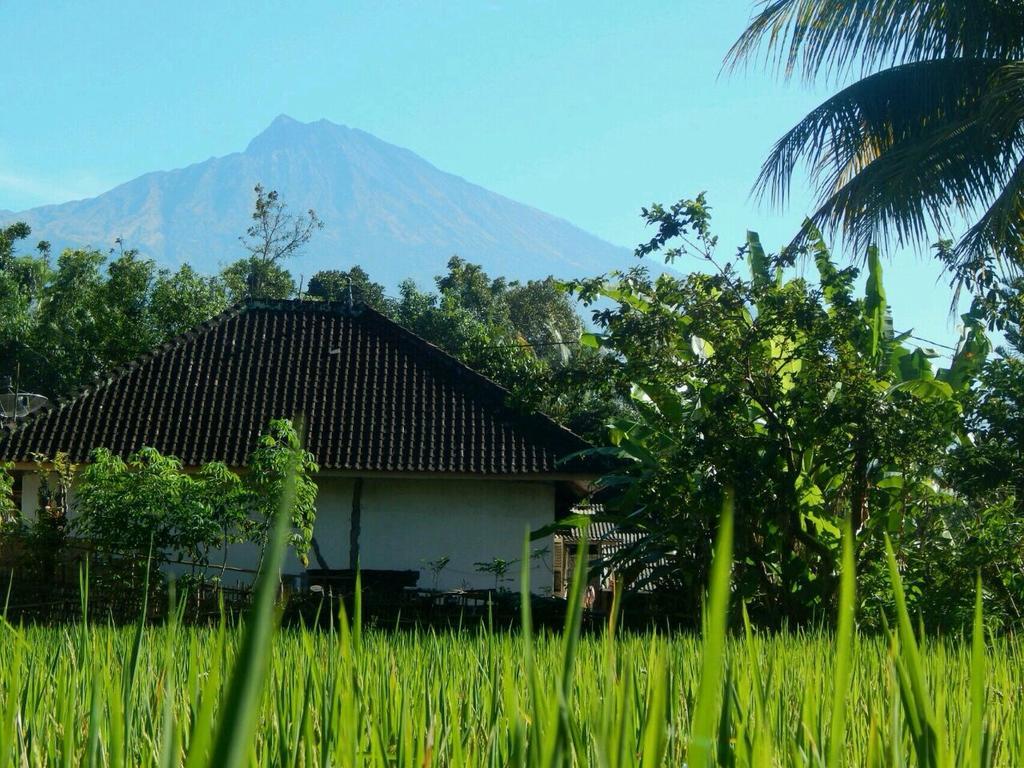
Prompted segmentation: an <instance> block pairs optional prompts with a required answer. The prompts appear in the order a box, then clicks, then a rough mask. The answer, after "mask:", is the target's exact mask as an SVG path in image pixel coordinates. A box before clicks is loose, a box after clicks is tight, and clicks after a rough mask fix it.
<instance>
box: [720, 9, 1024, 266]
mask: <svg viewBox="0 0 1024 768" xmlns="http://www.w3.org/2000/svg"><path fill="white" fill-rule="evenodd" d="M760 6H761V7H760V11H759V12H758V13H757V14H756V15H755V17H754V19H753V21H752V22H751V24H750V26H749V27H748V28H747V30H746V31H745V32H744V33H743V35H742V37H740V39H739V40H738V41H737V42H736V44H735V45H734V46H733V48H732V50H731V52H730V54H729V57H728V61H729V62H731V63H733V64H735V63H737V62H740V61H743V60H749V59H750V58H751V57H752V56H753V55H755V54H756V52H757V51H758V49H759V48H760V47H761V45H762V44H767V46H768V48H769V50H770V51H771V52H772V54H773V55H774V57H775V58H776V60H777V62H778V64H779V66H780V68H781V69H782V70H783V71H784V72H785V74H786V76H787V77H789V76H791V75H792V74H793V73H795V72H801V73H802V74H803V75H804V76H805V77H806V78H808V79H811V78H815V77H819V76H824V77H830V76H833V77H842V76H845V75H846V74H848V73H851V72H855V71H861V72H862V73H863V77H862V78H861V79H859V80H855V81H854V82H853V83H851V84H850V85H848V86H846V87H844V88H843V89H842V90H840V91H839V92H838V93H837V94H835V95H834V96H832V97H831V98H829V99H828V100H826V101H825V102H824V103H822V104H821V105H819V106H818V107H817V108H816V109H814V110H813V111H812V112H811V113H810V114H808V115H807V116H806V117H805V118H803V120H801V121H800V122H799V123H798V124H797V125H796V126H795V127H794V128H793V129H792V130H790V131H789V132H788V133H787V134H785V135H784V136H783V137H782V138H781V139H779V141H778V142H777V143H776V145H775V147H774V148H773V150H772V152H771V154H770V155H769V157H768V159H767V160H766V161H765V164H764V166H763V167H762V169H761V175H760V177H759V179H758V182H757V188H758V189H759V190H760V191H761V192H762V193H767V194H769V195H770V196H771V197H772V198H773V199H774V200H775V201H777V202H782V201H784V200H785V199H786V198H787V197H788V193H789V184H790V180H791V178H792V176H793V174H794V173H795V172H796V169H797V168H798V167H800V166H801V165H803V166H805V167H806V168H808V169H809V171H810V177H811V182H812V184H813V185H814V186H815V188H816V189H817V192H818V207H817V210H816V211H815V212H814V214H813V215H812V217H811V218H812V221H813V222H814V223H815V224H816V225H818V226H820V227H822V228H826V227H827V228H828V229H830V230H837V229H842V230H843V231H845V232H846V233H847V234H849V235H851V236H852V237H853V238H854V240H855V241H856V242H858V243H859V244H861V245H865V244H866V243H869V242H873V241H874V240H876V239H877V238H878V237H879V236H885V235H895V237H896V238H897V239H898V240H899V241H901V242H907V241H911V242H917V243H923V242H926V238H928V237H930V236H931V234H930V233H931V232H933V231H935V230H939V231H948V230H949V229H950V227H951V226H952V225H954V224H955V223H956V221H957V220H958V218H959V217H965V218H968V219H969V220H973V221H974V222H975V223H974V224H973V226H972V227H971V228H970V230H969V231H968V232H967V234H966V235H965V236H964V237H963V238H962V239H961V240H960V242H959V244H958V245H957V247H956V253H957V257H958V258H957V261H958V263H959V264H960V265H964V264H966V265H968V267H970V265H971V264H972V263H976V262H978V261H979V260H981V259H984V258H986V254H987V252H988V251H989V250H990V249H992V250H995V251H996V253H997V254H999V255H1000V256H1001V257H1003V258H1005V259H1008V260H1009V261H1010V262H1012V263H1013V264H1019V263H1020V260H1021V258H1022V255H1021V246H1020V244H1021V243H1022V242H1024V221H1022V218H1021V216H1020V210H1021V208H1022V207H1024V142H1022V137H1024V133H1022V131H1024V122H1022V115H1024V98H1022V94H1024V89H1022V87H1021V85H1022V84H1024V65H1022V60H1024V6H1022V5H1021V4H1020V3H1015V2H1003V1H1002V0H970V1H966V0H952V1H951V0H927V1H925V2H921V1H920V0H896V1H894V2H887V3H867V2H855V0H842V1H841V2H834V1H831V0H829V1H826V0H774V1H773V2H767V1H765V2H761V3H760Z"/></svg>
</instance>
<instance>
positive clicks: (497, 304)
mask: <svg viewBox="0 0 1024 768" xmlns="http://www.w3.org/2000/svg"><path fill="white" fill-rule="evenodd" d="M437 289H438V292H437V293H427V292H424V291H421V290H419V289H418V288H417V287H416V286H415V284H414V283H412V282H411V281H406V282H404V283H403V284H402V286H401V289H400V297H399V299H398V300H397V301H396V302H395V303H394V306H393V308H392V309H391V316H392V317H393V319H394V320H396V321H397V322H398V323H400V324H402V325H404V326H405V327H406V328H409V329H410V330H412V331H413V332H414V333H416V334H418V335H420V336H422V337H423V338H425V339H427V340H428V341H430V342H432V343H434V344H436V345H438V346H439V347H441V348H442V349H444V350H445V351H446V352H448V353H449V354H451V355H453V356H455V357H457V358H458V359H459V360H461V361H462V362H464V363H465V364H466V365H468V366H470V367H471V368H474V369H475V370H478V371H480V372H481V373H483V374H485V375H486V376H488V377H489V378H491V379H493V380H494V381H496V382H497V383H498V384H501V385H502V386H504V387H505V388H506V389H508V390H509V391H510V392H511V393H512V397H513V400H514V401H515V402H516V403H517V404H519V405H520V406H521V407H524V408H527V409H539V410H542V411H544V412H545V413H547V414H549V415H551V416H554V417H555V418H557V419H559V420H561V421H562V422H564V423H566V424H567V425H568V426H569V427H570V428H573V429H575V430H577V431H579V432H580V433H581V434H583V435H585V436H596V435H598V434H600V431H601V425H602V424H603V423H605V422H606V421H607V419H608V418H609V417H610V415H611V414H613V413H616V412H617V411H618V404H619V401H620V399H621V395H622V393H621V392H617V391H614V389H612V388H610V387H609V385H608V379H607V377H606V376H605V375H604V373H605V370H604V366H605V361H604V360H603V358H602V355H601V354H600V353H599V352H597V351H596V350H594V349H592V348H588V347H581V346H580V344H579V338H580V334H581V332H582V328H583V324H582V321H581V319H580V317H579V315H578V313H577V311H576V309H575V307H574V306H573V303H572V302H571V300H570V299H569V297H568V296H567V294H566V292H565V290H564V287H563V286H562V285H561V284H560V283H558V282H557V281H555V280H554V279H552V278H547V279H545V280H531V281H529V282H527V283H517V282H511V283H510V282H508V281H506V280H505V279H504V278H495V279H492V278H491V277H490V276H488V275H487V273H486V272H484V271H483V269H482V268H481V267H480V266H479V265H476V264H470V263H468V262H466V261H464V260H463V259H460V258H458V257H452V259H450V260H449V262H448V271H447V273H446V274H445V275H442V276H440V277H438V278H437Z"/></svg>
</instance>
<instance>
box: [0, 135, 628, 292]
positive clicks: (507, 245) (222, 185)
mask: <svg viewBox="0 0 1024 768" xmlns="http://www.w3.org/2000/svg"><path fill="white" fill-rule="evenodd" d="M257 182H260V183H262V184H263V185H264V186H265V187H266V188H268V189H277V190H278V191H280V193H281V195H282V197H283V199H284V200H285V201H286V202H287V203H288V206H289V209H290V210H292V211H293V212H295V213H299V212H302V211H305V210H306V209H308V208H313V209H315V210H316V212H317V213H318V214H319V215H320V217H321V218H322V219H323V220H324V222H325V225H326V226H325V228H324V230H322V231H321V232H318V233H317V234H316V235H315V237H314V240H313V241H312V242H310V244H309V246H308V247H307V249H306V252H305V254H304V255H303V256H302V257H300V258H298V259H296V260H294V261H292V262H290V263H289V265H288V266H289V269H291V271H292V272H293V273H294V274H295V275H296V276H298V275H299V274H304V275H305V276H306V278H307V279H308V277H309V275H310V274H312V272H314V271H316V270H317V269H325V268H342V269H343V268H347V267H350V266H352V265H353V264H360V265H362V266H363V267H364V268H365V269H366V270H367V271H368V272H369V273H370V275H371V276H372V277H374V278H375V279H376V280H378V281H380V282H383V283H385V284H386V285H389V286H394V285H396V284H397V283H398V282H399V281H400V280H402V279H403V278H405V277H413V278H415V279H416V280H417V282H419V283H421V285H428V284H430V281H431V280H432V278H433V276H434V275H436V274H438V273H439V272H441V271H442V270H443V268H444V265H445V263H446V262H447V260H448V258H449V257H450V256H451V255H453V254H458V255H460V256H462V257H464V258H466V259H468V260H469V261H473V262H477V263H481V264H483V265H484V267H485V268H486V269H487V270H488V272H490V273H491V274H493V275H499V274H500V275H506V276H508V277H510V278H517V279H528V278H539V277H544V276H546V275H548V274H554V275H556V276H558V277H574V276H581V275H592V274H597V273H600V272H604V271H606V270H608V269H612V268H616V267H625V266H629V265H631V264H632V263H633V262H632V257H631V255H630V252H629V251H628V250H627V249H625V248H622V247H619V246H615V245H612V244H610V243H607V242H605V241H604V240H601V239H600V238H598V237H595V236H594V235H591V234H589V233H587V232H584V231H583V230H581V229H579V228H578V227H576V226H573V225H572V224H570V223H569V222H567V221H565V220H563V219H559V218H556V217H555V216H551V215H549V214H546V213H544V212H543V211H539V210H537V209H535V208H531V207H530V206H527V205H523V204H522V203H517V202H515V201H513V200H509V199H508V198H506V197H502V196H501V195H498V194H495V193H494V192H490V191H488V190H486V189H484V188H483V187H479V186H477V185H475V184H471V183H470V182H468V181H466V180H465V179H462V178H459V177H458V176H453V175H452V174H449V173H445V172H444V171H441V170H439V169H437V168H435V167H434V166H433V165H431V164H430V163H428V162H427V161H426V160H424V159H423V158H421V157H419V156H418V155H416V154H414V153H413V152H410V151H409V150H407V149H402V148H401V147H396V146H394V145H392V144H388V143H387V142H384V141H381V140H380V139H378V138H376V137H374V136H371V135H370V134H368V133H365V132H363V131H359V130H355V129H352V128H347V127H345V126H341V125H336V124H334V123H331V122H328V121H326V120H320V121H318V122H315V123H300V122H298V121H296V120H293V119H291V118H290V117H287V116H285V115H282V116H280V117H278V118H277V119H276V120H274V122H273V123H272V124H271V125H270V127H268V128H267V129H266V130H265V131H263V133H261V134H260V135H259V136H257V137H256V138H255V139H253V140H252V141H251V142H250V143H249V146H248V147H246V149H245V151H244V152H239V153H235V154H231V155H226V156H224V157H215V158H211V159H209V160H206V161H205V162H202V163H196V164H195V165H190V166H188V167H187V168H180V169H178V170H173V171H159V172H155V173H147V174H146V175H144V176H140V177H139V178H137V179H134V180H133V181H129V182H127V183H125V184H122V185H120V186H118V187H115V188H114V189H112V190H110V191H109V192H105V193H104V194H101V195H99V196H97V197H94V198H90V199H87V200H77V201H74V202H69V203H63V204H60V205H47V206H42V207H40V208H33V209H31V210H28V211H22V212H5V211H0V222H2V223H9V222H11V221H16V220H24V221H27V222H28V223H29V224H30V225H31V226H32V230H33V233H32V238H33V241H35V240H37V239H46V240H49V241H50V242H51V243H52V244H53V246H54V247H55V248H58V249H59V248H62V247H65V246H69V245H74V246H84V245H91V246H94V247H98V248H103V249H106V248H108V247H110V245H111V244H112V243H113V241H114V239H115V238H116V237H122V238H123V239H124V241H125V244H126V246H128V247H133V248H139V249H140V250H141V251H143V252H144V253H145V254H146V255H148V256H151V257H153V258H155V259H156V260H157V261H158V262H159V263H160V264H161V265H164V266H169V267H174V266H177V265H178V264H180V263H182V262H185V261H187V262H189V263H190V264H192V265H193V266H194V267H196V268H198V269H200V270H202V271H205V272H213V271H215V270H217V269H219V268H220V267H221V266H223V265H224V264H227V263H230V262H231V261H234V260H235V259H237V258H239V257H241V256H242V255H243V251H242V249H241V246H240V245H239V242H238V235H239V234H241V233H242V232H244V231H245V228H246V227H247V226H248V224H249V215H250V213H251V211H252V203H253V191H252V190H253V186H254V185H255V184H256V183H257Z"/></svg>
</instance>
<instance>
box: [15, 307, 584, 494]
mask: <svg viewBox="0 0 1024 768" xmlns="http://www.w3.org/2000/svg"><path fill="white" fill-rule="evenodd" d="M507 400H508V393H507V392H506V391H505V390H504V389H502V388H501V387H499V386H498V385H497V384H495V383H494V382H492V381H490V380H489V379H487V378H486V377H484V376H481V375H480V374H478V373H476V372H475V371H473V370H471V369H470V368H467V367H466V366H465V365H462V364H461V363H459V362H458V361H457V360H455V359H454V358H453V357H451V356H450V355H448V354H447V353H445V352H443V351H442V350H440V349H439V348H438V347H435V346H434V345H432V344H430V343H428V342H427V341H425V340H423V339H421V338H420V337H418V336H416V335H414V334H413V333H411V332H409V331H407V330H405V329H404V328H402V327H401V326H399V325H397V324H396V323H395V322H393V321H392V320H390V319H388V318H386V317H385V316H384V315H381V314H380V313H378V312H376V311H374V310H372V309H369V308H367V307H364V306H360V305H356V306H355V307H348V306H346V305H343V304H332V303H323V302H303V301H277V302H253V303H248V304H244V305H240V306H237V307H235V308H233V309H230V310H228V311H227V312H225V313H223V314H221V315H219V316H218V317H216V318H214V319H213V320H210V321H209V322H207V323H204V324H203V325H201V326H199V327H197V328H196V329H194V330H193V331H191V332H190V333H188V334H185V335H184V336H181V337H179V338H177V339H174V340H173V341H170V342H167V343H166V344H164V345H163V346H161V347H159V348H157V349H156V350H154V351H153V352H152V353H150V354H149V355H146V356H145V357H143V358H141V359H139V360H137V361H135V362H133V363H131V364H129V365H127V366H125V367H123V368H121V369H118V370H117V371H115V372H114V373H113V374H112V375H111V376H110V377H109V378H108V379H106V380H105V381H103V382H101V383H99V384H98V385H96V386H95V387H92V388H91V389H90V390H87V391H86V392H84V393H82V394H81V395H79V396H78V397H76V398H74V399H72V400H69V401H67V402H64V403H60V404H58V405H55V406H53V407H51V408H49V409H46V410H44V411H41V412H39V413H37V414H35V415H33V416H32V417H30V418H29V419H28V420H27V421H26V422H25V423H24V424H23V425H21V426H20V427H19V428H18V429H16V430H15V431H14V432H13V433H11V434H10V435H8V436H6V437H2V438H0V457H3V458H5V459H7V460H18V461H29V460H31V459H32V457H33V454H43V455H45V456H53V455H54V454H56V453H57V452H58V451H66V452H68V453H69V454H70V456H71V459H72V460H73V461H84V460H85V459H86V458H87V456H88V454H89V452H90V451H91V450H92V449H94V448H98V447H105V448H109V449H110V450H112V451H114V452H115V453H118V454H122V455H124V454H127V453H130V452H132V451H135V450H137V449H139V448H141V447H143V446H149V447H153V448H156V449H158V450H159V451H160V452H162V453H164V454H167V455H173V456H177V457H178V458H180V459H181V460H182V461H183V462H184V463H185V464H186V465H198V464H202V463H205V462H208V461H214V460H219V461H224V462H226V463H228V464H229V465H232V466H241V465H243V464H244V463H245V461H246V458H247V457H248V455H249V453H250V452H251V451H252V449H253V447H254V446H255V443H256V440H257V438H258V436H259V434H260V432H261V431H262V430H263V429H264V428H265V427H266V426H267V424H268V423H269V422H270V421H271V420H272V419H275V418H290V417H292V416H295V415H297V414H302V415H303V416H304V418H305V422H306V447H307V449H308V450H309V451H311V452H312V453H313V455H314V456H315V457H316V460H317V462H318V463H319V465H320V467H321V469H322V470H359V471H393V472H431V471H434V472H457V473H474V474H476V473H478V474H498V475H504V474H534V473H556V472H557V473H561V472H580V471H586V470H587V468H588V464H589V463H588V462H585V461H580V460H576V461H573V462H571V463H569V464H561V463H559V460H560V459H561V458H563V457H565V456H567V455H569V454H572V453H574V452H576V451H579V450H581V449H584V448H586V447H587V445H586V443H584V441H583V440H582V439H580V438H579V437H577V436H576V435H575V434H573V433H572V432H569V431H568V430H566V429H564V428H562V427H561V426H559V425H558V424H556V423H555V422H554V421H552V420H551V419H549V418H548V417H546V416H544V415H541V414H537V413H533V414H527V413H521V412H519V411H517V410H515V409H513V408H511V407H510V406H509V405H508V402H507Z"/></svg>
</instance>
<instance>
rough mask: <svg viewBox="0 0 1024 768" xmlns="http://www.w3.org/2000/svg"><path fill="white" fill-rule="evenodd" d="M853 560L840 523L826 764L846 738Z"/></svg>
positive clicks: (848, 535) (847, 532) (849, 531)
mask: <svg viewBox="0 0 1024 768" xmlns="http://www.w3.org/2000/svg"><path fill="white" fill-rule="evenodd" d="M854 569H855V565H854V559H853V526H852V525H851V524H850V520H849V518H847V520H846V522H845V524H844V525H843V557H842V569H841V571H840V576H839V615H838V620H837V622H836V663H835V664H836V665H835V673H834V676H833V683H832V716H831V719H830V724H829V732H828V733H829V736H828V765H829V766H836V767H837V768H838V766H839V765H840V763H841V759H842V758H841V756H842V753H843V744H844V742H845V740H846V715H847V703H846V695H847V688H848V687H849V685H850V667H851V664H852V659H853V640H854V631H855V628H854V621H855V619H856V610H857V579H856V574H855V571H854Z"/></svg>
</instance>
